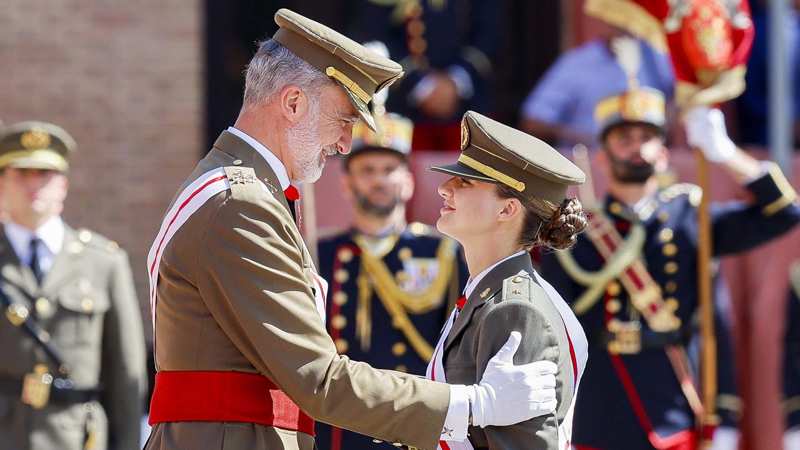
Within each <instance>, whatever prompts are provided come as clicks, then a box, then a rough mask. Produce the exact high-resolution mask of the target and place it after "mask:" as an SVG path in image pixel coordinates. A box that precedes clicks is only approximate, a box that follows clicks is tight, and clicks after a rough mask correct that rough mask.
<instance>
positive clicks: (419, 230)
mask: <svg viewBox="0 0 800 450" xmlns="http://www.w3.org/2000/svg"><path fill="white" fill-rule="evenodd" d="M408 229H409V231H411V233H412V234H415V235H417V236H419V235H422V234H425V225H423V224H421V223H419V222H414V223H412V224H411V225H409V226H408Z"/></svg>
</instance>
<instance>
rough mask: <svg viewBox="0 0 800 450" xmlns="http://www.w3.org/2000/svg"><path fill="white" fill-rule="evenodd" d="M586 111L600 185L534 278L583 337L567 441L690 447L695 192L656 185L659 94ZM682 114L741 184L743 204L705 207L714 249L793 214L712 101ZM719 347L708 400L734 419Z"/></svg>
mask: <svg viewBox="0 0 800 450" xmlns="http://www.w3.org/2000/svg"><path fill="white" fill-rule="evenodd" d="M596 116H597V119H598V122H600V124H601V134H600V140H601V144H602V152H600V153H599V154H598V162H599V164H600V166H601V168H602V169H604V170H605V171H606V172H607V173H608V178H609V187H608V191H609V193H608V195H607V196H606V198H605V201H604V203H603V204H602V205H598V207H597V208H595V209H596V210H595V211H594V215H593V217H592V219H591V221H590V226H589V227H588V228H587V230H588V231H587V232H586V233H584V234H583V235H582V236H581V237H580V238H579V240H578V244H577V245H576V246H575V247H574V248H573V249H572V250H571V251H570V252H559V253H557V254H550V255H545V257H544V258H543V274H544V277H545V279H547V280H548V281H550V282H551V283H552V284H553V285H554V286H555V287H556V289H557V290H558V291H559V292H560V293H561V294H562V295H563V296H564V298H565V299H566V300H567V301H569V302H572V306H573V309H575V311H576V313H577V314H578V316H579V318H580V320H581V323H582V324H583V327H584V329H585V330H586V332H587V335H588V336H589V345H590V356H589V361H590V363H589V366H588V368H587V371H586V374H585V375H584V377H583V380H582V384H581V394H580V396H579V397H578V404H577V406H576V410H575V413H576V416H575V429H574V433H573V441H574V443H575V444H577V447H578V448H579V449H581V448H592V449H601V450H612V449H621V448H624V449H630V450H637V449H652V448H656V449H678V448H680V449H691V448H695V447H696V445H697V439H698V437H697V436H696V435H695V434H694V432H693V430H694V422H695V421H694V418H695V417H694V416H695V415H696V414H697V413H698V411H699V409H700V408H701V405H699V399H698V396H697V393H696V392H694V389H688V390H686V391H682V388H683V389H686V388H688V387H689V386H690V385H689V383H687V381H689V380H691V378H690V376H691V373H690V370H689V367H690V364H689V360H688V358H687V356H686V354H687V352H686V348H685V347H686V346H687V345H688V344H689V341H690V338H689V337H690V336H691V335H692V334H693V333H695V331H696V330H695V328H694V326H693V324H694V322H695V321H694V317H695V313H696V311H697V307H698V300H697V284H698V283H697V260H696V254H697V247H696V245H697V224H696V222H697V205H698V201H699V198H700V196H701V195H702V192H701V191H700V190H699V188H698V187H697V186H694V185H690V184H675V185H672V186H669V187H667V188H664V189H661V188H660V187H659V185H658V180H657V179H656V177H655V174H656V173H657V172H660V171H663V170H665V169H666V167H667V164H668V153H667V149H666V147H664V143H663V127H664V122H665V119H664V99H663V96H662V94H661V93H659V92H658V91H655V90H653V89H649V88H639V89H631V90H629V91H627V92H624V93H622V94H621V95H618V96H614V97H610V98H608V99H605V100H603V101H601V102H600V103H599V104H598V106H597V109H596ZM685 125H686V128H687V137H688V140H689V143H690V144H692V145H693V146H695V147H699V148H700V149H701V150H702V151H703V153H704V155H705V157H706V158H707V159H708V160H710V161H713V162H716V163H717V164H719V166H721V167H722V168H724V169H726V170H727V172H729V173H730V174H731V175H732V176H734V177H735V178H736V179H737V180H739V181H741V182H742V184H743V185H744V187H745V188H746V189H747V190H748V191H749V192H750V193H752V200H751V201H750V202H748V203H732V204H726V205H716V207H714V208H712V213H711V215H712V218H711V219H712V228H713V237H714V241H713V251H714V255H715V256H722V255H727V254H731V253H736V252H741V251H744V250H748V249H751V248H753V247H755V246H757V245H759V244H762V243H764V242H766V241H768V240H770V239H772V238H774V237H776V236H778V235H780V234H782V233H784V232H786V231H787V230H789V229H790V228H791V227H793V226H794V225H795V224H796V223H797V222H798V221H800V208H798V206H797V204H796V203H795V198H796V195H795V193H794V191H792V190H791V187H790V185H789V184H788V182H787V181H786V179H785V178H784V177H783V174H782V173H781V172H780V170H779V169H778V168H777V166H776V165H774V164H773V163H763V164H762V163H759V162H758V161H756V160H754V159H753V158H751V157H750V156H748V155H746V154H745V153H744V152H742V151H741V150H740V149H738V148H737V147H736V146H735V145H734V143H733V142H732V141H731V140H730V139H729V138H728V135H727V132H726V130H725V124H724V117H723V115H722V113H721V112H720V111H719V110H716V109H708V108H696V109H693V110H691V111H689V113H688V114H687V117H686V121H685ZM715 286H716V291H715V293H716V297H717V300H719V299H720V298H721V297H722V296H724V295H725V293H724V290H723V286H722V284H721V283H720V280H719V277H717V280H716V284H715ZM719 325H720V324H717V327H719ZM726 350H728V349H726V348H725V339H720V342H719V360H720V364H721V366H720V371H719V373H720V381H719V383H720V386H719V391H720V394H721V395H720V396H719V401H718V405H719V407H720V414H721V418H722V426H724V427H733V426H734V425H735V414H734V411H731V410H730V409H732V408H730V406H731V405H732V404H735V402H732V401H730V400H731V398H730V397H723V395H722V394H730V393H732V392H733V380H732V375H730V371H729V370H727V369H726V367H725V364H726V362H727V365H728V366H729V365H730V358H731V356H730V355H729V354H728V351H726ZM728 369H729V367H728ZM726 407H727V408H726ZM726 409H727V410H726ZM609 430H614V432H609ZM719 431H720V430H717V436H715V445H720V447H717V448H735V445H736V444H735V443H736V440H737V439H738V434H737V433H736V431H735V430H734V429H733V428H727V429H726V432H722V433H720V432H719ZM724 442H727V446H723V443H724Z"/></svg>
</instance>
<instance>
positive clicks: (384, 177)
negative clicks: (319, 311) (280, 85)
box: [317, 114, 467, 450]
mask: <svg viewBox="0 0 800 450" xmlns="http://www.w3.org/2000/svg"><path fill="white" fill-rule="evenodd" d="M376 122H377V126H378V129H379V130H380V131H379V134H376V133H373V132H372V131H370V130H369V129H368V128H367V126H366V125H365V124H364V123H363V122H360V123H358V124H356V125H355V126H354V127H353V144H352V150H351V151H350V153H349V154H348V155H347V156H346V157H345V158H346V159H345V160H344V167H345V177H344V179H343V184H344V190H345V192H347V195H348V197H349V199H350V201H351V202H352V204H353V211H354V217H353V227H352V228H351V229H350V230H347V231H345V232H343V233H341V234H338V235H336V236H333V237H331V238H329V239H326V240H323V241H321V242H320V245H319V256H320V274H321V275H322V277H323V278H325V279H326V280H329V282H330V289H329V293H328V301H327V312H328V321H327V325H328V331H329V333H330V334H331V337H333V339H334V342H335V343H336V348H337V350H338V351H339V353H343V354H347V355H348V356H350V357H351V358H353V359H355V360H358V361H366V362H368V363H370V364H371V365H373V366H375V367H381V368H386V369H394V370H397V371H400V372H408V373H413V374H417V375H424V374H425V367H426V366H427V364H428V361H429V360H430V358H431V354H432V349H433V346H435V344H436V339H437V337H438V336H439V330H440V329H441V327H442V324H443V323H444V321H445V319H446V316H447V313H448V312H449V306H451V305H452V304H454V303H455V300H456V299H457V298H458V297H459V296H460V295H461V291H462V289H463V287H464V283H465V282H466V277H467V270H466V266H465V265H464V262H463V259H462V258H461V252H460V251H459V249H458V244H457V243H456V242H454V241H453V240H451V239H449V238H446V237H444V236H441V235H440V234H439V233H437V232H436V231H435V230H434V229H433V228H432V227H430V226H428V225H424V224H422V223H419V222H415V223H412V224H410V225H409V224H408V223H407V222H406V203H407V202H408V201H409V199H410V198H411V196H412V194H413V190H414V180H413V178H412V175H411V172H410V171H409V169H408V161H407V157H408V153H409V152H410V150H411V133H412V130H413V124H412V123H411V121H410V120H408V119H406V118H405V117H402V116H399V115H397V114H385V115H381V114H377V115H376ZM389 324H392V326H389ZM317 441H318V445H319V448H321V449H325V450H327V449H331V450H337V449H347V450H357V449H368V448H369V449H372V448H374V443H373V442H372V439H371V438H368V437H366V436H362V435H358V434H355V433H350V432H347V431H343V430H341V429H338V428H333V429H331V428H330V427H327V426H324V425H319V426H317Z"/></svg>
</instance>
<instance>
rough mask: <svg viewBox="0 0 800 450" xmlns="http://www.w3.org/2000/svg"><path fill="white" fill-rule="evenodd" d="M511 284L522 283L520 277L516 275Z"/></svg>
mask: <svg viewBox="0 0 800 450" xmlns="http://www.w3.org/2000/svg"><path fill="white" fill-rule="evenodd" d="M511 282H512V283H517V284H519V283H522V277H521V276H519V275H517V276H515V277H514V278H512V279H511Z"/></svg>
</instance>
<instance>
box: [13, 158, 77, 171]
mask: <svg viewBox="0 0 800 450" xmlns="http://www.w3.org/2000/svg"><path fill="white" fill-rule="evenodd" d="M6 167H13V168H15V169H36V170H55V171H56V172H66V171H67V169H68V168H69V167H68V166H67V164H65V163H61V162H57V161H48V160H42V159H39V158H21V159H17V160H15V161H13V162H10V163H9V164H7V165H6Z"/></svg>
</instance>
